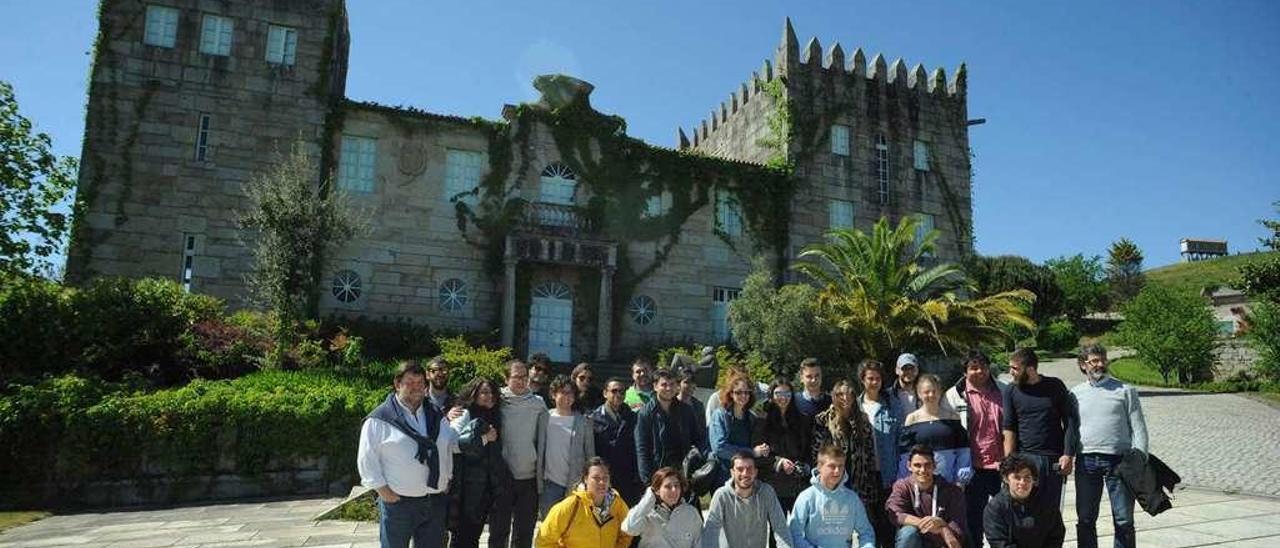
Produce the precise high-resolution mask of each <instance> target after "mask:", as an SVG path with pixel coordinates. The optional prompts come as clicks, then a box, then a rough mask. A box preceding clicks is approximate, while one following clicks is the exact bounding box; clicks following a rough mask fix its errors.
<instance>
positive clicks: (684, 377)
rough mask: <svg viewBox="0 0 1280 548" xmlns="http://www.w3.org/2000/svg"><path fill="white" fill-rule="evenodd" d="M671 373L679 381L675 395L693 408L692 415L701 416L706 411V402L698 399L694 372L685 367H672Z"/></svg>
mask: <svg viewBox="0 0 1280 548" xmlns="http://www.w3.org/2000/svg"><path fill="white" fill-rule="evenodd" d="M671 372H672V374H673V375H675V379H676V382H678V383H680V390H679V392H677V393H676V397H677V398H680V401H681V402H682V403H684V404H685V405H688V406H689V408H690V409H693V416H695V417H698V418H702V417H703V416H704V415H705V414H706V412H707V406H706V404H704V403H702V400H700V399H698V396H697V393H698V382H697V380H695V378H694V372H693V370H692V369H689V368H687V367H680V368H676V369H673V370H672V371H671Z"/></svg>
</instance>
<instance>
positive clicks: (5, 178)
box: [0, 80, 78, 274]
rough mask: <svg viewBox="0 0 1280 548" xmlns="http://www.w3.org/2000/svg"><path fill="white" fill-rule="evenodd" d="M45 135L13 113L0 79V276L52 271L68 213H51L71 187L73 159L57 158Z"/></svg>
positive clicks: (9, 95)
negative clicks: (50, 259)
mask: <svg viewBox="0 0 1280 548" xmlns="http://www.w3.org/2000/svg"><path fill="white" fill-rule="evenodd" d="M52 148H53V142H52V140H51V139H49V136H48V135H47V134H44V133H32V124H31V121H30V120H28V119H26V118H25V117H23V116H22V114H20V113H19V112H18V100H17V98H15V97H14V94H13V86H12V85H10V84H9V83H8V82H5V81H3V80H0V274H15V273H18V272H26V273H36V272H41V273H45V274H50V273H52V265H51V264H49V262H48V260H47V258H48V257H49V256H50V255H55V254H56V253H57V251H58V250H59V249H60V248H61V247H62V244H63V239H64V238H65V237H66V235H67V230H68V228H69V225H68V223H67V216H66V215H65V214H62V213H58V212H56V211H54V206H55V205H57V204H58V203H60V202H62V201H63V200H64V199H66V198H67V197H68V196H69V195H70V193H71V190H72V189H73V188H74V187H75V182H76V174H77V170H78V167H77V165H76V160H75V159H74V158H70V157H65V158H59V157H57V156H56V155H54V154H53V152H52V151H51V150H50V149H52Z"/></svg>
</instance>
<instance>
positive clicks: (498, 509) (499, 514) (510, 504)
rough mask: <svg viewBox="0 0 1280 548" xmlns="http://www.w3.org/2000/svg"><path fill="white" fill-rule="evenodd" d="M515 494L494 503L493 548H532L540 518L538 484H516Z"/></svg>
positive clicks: (491, 533)
mask: <svg viewBox="0 0 1280 548" xmlns="http://www.w3.org/2000/svg"><path fill="white" fill-rule="evenodd" d="M511 487H512V489H511V493H508V494H502V495H499V496H498V498H497V500H495V501H494V503H493V519H492V520H490V521H489V548H508V545H507V538H508V536H510V538H511V544H510V548H530V547H531V546H533V526H534V523H535V522H536V518H537V514H538V480H536V479H532V478H530V479H526V480H515V481H514V482H512V486H511Z"/></svg>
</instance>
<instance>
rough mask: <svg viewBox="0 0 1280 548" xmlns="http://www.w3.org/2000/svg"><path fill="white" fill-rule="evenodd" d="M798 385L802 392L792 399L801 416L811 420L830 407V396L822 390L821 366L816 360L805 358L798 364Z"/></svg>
mask: <svg viewBox="0 0 1280 548" xmlns="http://www.w3.org/2000/svg"><path fill="white" fill-rule="evenodd" d="M800 383H801V384H802V385H804V390H802V391H801V392H800V393H799V394H798V395H797V396H796V397H795V398H794V399H795V406H796V409H797V410H798V411H800V414H801V415H804V416H806V417H808V418H810V419H812V418H813V417H815V416H817V415H818V413H821V412H823V411H826V410H827V408H828V407H831V394H828V393H826V392H825V391H823V390H822V366H821V365H819V364H818V358H805V359H804V360H802V361H801V362H800Z"/></svg>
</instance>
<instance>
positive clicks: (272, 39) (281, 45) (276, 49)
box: [267, 25, 298, 67]
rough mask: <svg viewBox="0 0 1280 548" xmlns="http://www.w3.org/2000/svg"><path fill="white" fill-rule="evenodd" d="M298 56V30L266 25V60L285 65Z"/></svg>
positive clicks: (291, 63)
mask: <svg viewBox="0 0 1280 548" xmlns="http://www.w3.org/2000/svg"><path fill="white" fill-rule="evenodd" d="M297 57H298V30H297V29H294V28H290V27H281V26H278V25H271V26H269V27H267V62H268V63H275V64H277V65H284V66H287V67H291V66H293V63H294V61H295V60H297Z"/></svg>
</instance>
